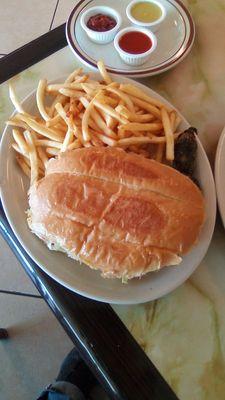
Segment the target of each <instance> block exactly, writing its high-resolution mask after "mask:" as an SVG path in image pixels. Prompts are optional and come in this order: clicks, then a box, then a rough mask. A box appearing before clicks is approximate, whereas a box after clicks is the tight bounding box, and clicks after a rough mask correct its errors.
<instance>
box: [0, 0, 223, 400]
mask: <svg viewBox="0 0 225 400" xmlns="http://www.w3.org/2000/svg"><path fill="white" fill-rule="evenodd" d="M183 2H184V3H185V4H186V6H187V7H188V8H189V10H190V12H191V13H192V16H193V18H194V21H195V24H196V39H195V44H194V47H193V49H192V51H191V52H190V54H189V55H188V57H187V58H186V59H185V60H184V61H183V62H182V63H180V64H179V65H178V66H177V67H175V68H174V69H173V70H171V71H168V72H166V73H164V74H162V75H159V76H156V77H151V78H145V79H142V80H141V81H142V83H144V84H146V85H148V86H150V87H151V88H152V89H154V90H156V91H158V92H159V93H160V94H161V95H163V96H164V97H165V98H167V99H168V100H169V101H170V102H171V103H173V104H174V106H176V107H177V108H178V109H179V110H180V111H181V113H182V114H183V115H184V116H185V117H186V118H187V120H188V121H189V122H190V124H191V125H193V126H196V127H197V128H198V130H199V137H200V139H201V141H202V143H203V145H204V147H205V149H206V152H207V154H208V156H209V159H210V162H211V165H212V168H213V167H214V157H215V151H216V146H217V142H218V139H219V136H220V134H221V132H222V129H223V127H224V125H225V22H224V21H225V0H186V1H183ZM76 65H79V61H77V60H76V59H75V58H74V56H73V55H72V53H71V51H70V50H69V48H65V49H63V50H61V51H59V52H57V53H55V54H54V55H53V56H50V57H48V58H47V59H45V60H44V61H42V62H40V63H38V64H36V65H35V66H33V67H31V68H29V69H28V70H26V71H24V72H23V73H21V74H20V75H18V76H17V77H16V78H15V87H16V90H17V93H18V96H19V97H20V98H23V97H24V96H25V95H26V94H28V93H29V92H30V91H31V90H32V89H34V88H35V87H36V85H37V82H38V80H39V78H40V77H43V76H45V77H46V78H48V80H51V79H55V78H56V77H58V76H62V75H64V74H66V73H68V72H70V71H71V70H72V68H74V67H76ZM11 112H12V105H11V104H10V102H9V100H8V88H7V84H3V85H1V87H0V129H1V131H2V130H3V128H4V121H5V119H6V118H7V117H8V116H9V115H10V113H11ZM4 246H5V245H4V244H3V248H1V249H0V252H4ZM9 263H10V260H9ZM114 309H115V311H116V312H117V313H118V315H119V316H120V317H121V319H122V320H123V321H124V323H125V324H126V325H127V327H128V329H129V330H130V332H131V333H132V334H133V335H134V337H135V338H136V339H137V341H138V342H139V344H140V345H141V346H142V348H143V349H144V351H145V352H146V353H147V354H148V355H149V357H150V358H151V360H152V361H153V362H154V363H155V365H156V366H157V367H158V369H159V370H160V372H161V373H162V374H163V376H164V377H165V379H166V380H167V381H168V382H169V384H170V385H171V386H172V387H173V389H174V391H175V392H176V394H177V395H178V397H179V399H180V400H190V399H191V400H217V399H218V400H224V399H225V231H224V229H223V227H222V224H221V221H220V218H219V217H218V219H217V224H216V228H215V232H214V236H213V240H212V243H211V245H210V248H209V250H208V253H207V255H206V257H205V259H204V260H203V261H202V263H201V265H200V266H199V267H198V269H197V270H196V272H195V273H194V274H193V275H192V276H191V278H190V279H189V280H188V281H187V282H186V283H184V284H183V285H182V286H181V287H179V288H178V289H177V290H175V291H174V292H173V293H171V294H169V295H167V296H165V297H164V298H162V299H159V300H156V301H154V302H151V303H147V304H143V305H137V306H114ZM134 362H135V360H134Z"/></svg>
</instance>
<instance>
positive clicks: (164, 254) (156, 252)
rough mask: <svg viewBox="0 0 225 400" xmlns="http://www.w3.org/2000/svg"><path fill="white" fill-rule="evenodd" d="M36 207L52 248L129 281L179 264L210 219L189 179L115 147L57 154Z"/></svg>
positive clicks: (37, 228) (33, 215) (38, 226)
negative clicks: (207, 218)
mask: <svg viewBox="0 0 225 400" xmlns="http://www.w3.org/2000/svg"><path fill="white" fill-rule="evenodd" d="M29 204H30V211H29V219H28V223H29V226H30V228H31V230H32V231H33V232H34V233H35V234H36V235H38V236H39V237H40V238H41V239H43V240H44V241H45V242H46V243H47V244H48V245H49V246H50V247H51V248H53V249H56V250H61V251H64V252H66V253H67V254H68V255H69V256H70V257H72V258H74V259H76V260H79V261H80V262H84V263H85V264H87V265H89V266H90V267H91V268H94V269H99V270H100V271H101V273H102V275H103V276H104V277H117V278H122V279H124V280H125V279H131V278H133V277H140V276H142V275H144V274H145V273H147V272H149V271H155V270H159V269H161V268H162V267H164V266H170V265H177V264H179V263H180V262H181V260H182V258H181V257H182V255H183V254H185V253H187V252H188V251H189V250H190V248H191V247H192V246H193V245H194V244H195V243H196V241H197V239H198V236H199V232H200V229H201V226H202V224H203V220H204V199H203V196H202V194H201V192H200V190H199V189H198V187H197V186H196V185H195V184H194V183H193V182H192V181H191V180H190V179H189V178H187V177H186V176H184V175H182V174H180V173H179V172H177V171H176V170H174V169H172V168H170V167H168V166H165V165H163V164H160V163H157V162H156V161H153V160H148V159H145V158H143V157H142V156H138V155H135V154H131V153H126V152H125V151H123V150H120V149H117V148H110V147H108V148H100V147H99V148H95V147H91V148H83V149H78V150H73V151H67V152H65V153H62V154H60V156H59V157H58V158H57V159H51V160H50V161H49V163H48V166H47V171H46V176H45V177H44V178H43V179H42V180H40V181H39V182H38V183H37V184H36V185H35V186H33V187H32V188H31V190H30V198H29Z"/></svg>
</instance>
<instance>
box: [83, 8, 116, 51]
mask: <svg viewBox="0 0 225 400" xmlns="http://www.w3.org/2000/svg"><path fill="white" fill-rule="evenodd" d="M96 14H105V15H108V16H109V17H112V18H114V19H115V20H116V25H115V26H114V28H112V29H110V30H109V31H104V32H97V31H93V30H92V29H89V28H88V27H87V22H88V20H89V18H91V17H92V16H93V15H96ZM80 23H81V26H82V28H83V29H84V31H85V32H86V34H87V35H88V37H89V38H90V39H91V40H92V41H93V42H95V43H99V44H106V43H109V42H112V41H113V39H114V37H115V35H116V33H117V32H118V30H119V29H120V26H121V23H122V19H121V16H120V14H119V13H118V12H117V11H116V10H114V9H113V8H111V7H106V6H96V7H91V8H89V9H88V10H87V11H84V13H83V14H82V16H81V19H80Z"/></svg>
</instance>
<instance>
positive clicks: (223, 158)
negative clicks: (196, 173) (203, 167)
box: [215, 128, 225, 228]
mask: <svg viewBox="0 0 225 400" xmlns="http://www.w3.org/2000/svg"><path fill="white" fill-rule="evenodd" d="M215 180H216V192H217V199H218V204H219V210H220V215H221V218H222V221H223V226H224V228H225V128H224V129H223V131H222V133H221V136H220V140H219V143H218V146H217V150H216V159H215Z"/></svg>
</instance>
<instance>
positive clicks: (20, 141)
mask: <svg viewBox="0 0 225 400" xmlns="http://www.w3.org/2000/svg"><path fill="white" fill-rule="evenodd" d="M12 132H13V138H14V140H15V142H16V143H17V144H18V146H19V149H20V150H21V153H22V154H28V147H27V143H26V141H25V140H24V136H23V135H22V133H21V132H20V131H19V130H18V129H13V131H12Z"/></svg>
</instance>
